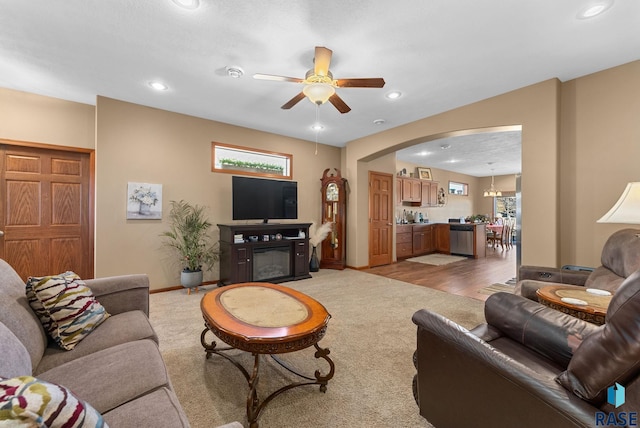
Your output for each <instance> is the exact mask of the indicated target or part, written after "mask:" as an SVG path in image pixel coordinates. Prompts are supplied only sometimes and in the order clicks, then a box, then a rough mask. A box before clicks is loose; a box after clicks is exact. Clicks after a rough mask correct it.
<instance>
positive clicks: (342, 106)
mask: <svg viewBox="0 0 640 428" xmlns="http://www.w3.org/2000/svg"><path fill="white" fill-rule="evenodd" d="M329 102H330V103H331V104H333V106H334V107H335V108H337V109H338V111H339V112H340V113H349V112H350V111H351V107H349V106H348V105H347V103H345V102H344V101H342V98H340V97H339V96H338V94H333V95H331V96H330V97H329Z"/></svg>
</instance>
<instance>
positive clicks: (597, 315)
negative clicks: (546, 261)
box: [536, 285, 612, 325]
mask: <svg viewBox="0 0 640 428" xmlns="http://www.w3.org/2000/svg"><path fill="white" fill-rule="evenodd" d="M536 294H537V295H538V301H539V302H540V303H542V304H543V305H545V306H549V307H550V308H553V309H555V310H558V311H560V312H564V313H565V314H569V315H571V316H574V317H576V318H580V319H582V320H585V321H588V322H590V323H593V324H598V325H602V324H604V322H605V316H606V314H607V308H608V307H609V303H610V302H611V297H612V295H611V293H610V292H609V291H606V290H600V289H595V288H585V287H581V286H578V285H549V286H546V287H542V288H540V289H538V290H537V291H536Z"/></svg>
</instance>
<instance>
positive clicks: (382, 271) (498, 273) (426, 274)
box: [364, 247, 516, 301]
mask: <svg viewBox="0 0 640 428" xmlns="http://www.w3.org/2000/svg"><path fill="white" fill-rule="evenodd" d="M364 272H368V273H372V274H375V275H380V276H385V277H388V278H393V279H397V280H399V281H404V282H409V283H411V284H416V285H421V286H423V287H429V288H433V289H436V290H441V291H445V292H447V293H451V294H457V295H460V296H466V297H471V298H473V299H477V300H482V301H484V300H486V299H487V297H489V295H488V294H484V293H481V292H478V290H480V289H482V288H483V287H486V286H488V285H491V284H495V283H502V284H504V283H506V282H507V281H509V280H511V279H512V278H515V276H516V249H515V247H513V248H511V249H509V250H502V249H500V248H498V249H493V248H491V247H488V248H487V257H486V258H479V259H473V258H469V259H467V260H461V261H458V262H454V263H450V264H448V265H442V266H433V265H427V264H424V263H416V262H408V261H406V260H401V261H399V262H397V263H393V264H390V265H385V266H377V267H374V268H370V269H366V270H364Z"/></svg>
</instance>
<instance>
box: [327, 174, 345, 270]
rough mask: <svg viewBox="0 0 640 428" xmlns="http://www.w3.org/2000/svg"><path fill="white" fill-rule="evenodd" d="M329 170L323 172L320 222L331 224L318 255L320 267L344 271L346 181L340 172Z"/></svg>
mask: <svg viewBox="0 0 640 428" xmlns="http://www.w3.org/2000/svg"><path fill="white" fill-rule="evenodd" d="M330 170H331V168H327V169H325V170H324V173H323V174H322V178H321V179H320V181H321V182H322V187H321V189H320V193H321V195H322V196H321V198H322V222H323V223H327V222H331V223H333V226H332V229H331V232H330V233H329V236H328V237H327V239H325V240H324V241H322V244H321V248H322V251H321V253H320V257H321V258H320V267H321V268H329V269H344V268H345V265H346V263H347V251H346V249H347V248H346V237H347V190H346V187H347V180H346V179H345V178H342V176H341V175H340V170H339V169H337V168H334V170H335V172H333V173H329V171H330Z"/></svg>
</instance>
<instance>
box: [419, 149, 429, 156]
mask: <svg viewBox="0 0 640 428" xmlns="http://www.w3.org/2000/svg"><path fill="white" fill-rule="evenodd" d="M429 154H431V153H429V152H428V151H426V150H423V151H421V152H420V153H418V156H427V155H429Z"/></svg>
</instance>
